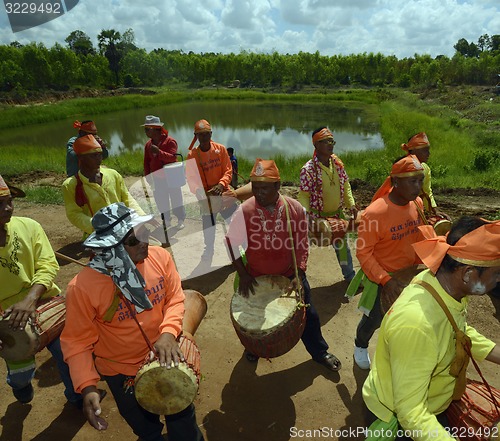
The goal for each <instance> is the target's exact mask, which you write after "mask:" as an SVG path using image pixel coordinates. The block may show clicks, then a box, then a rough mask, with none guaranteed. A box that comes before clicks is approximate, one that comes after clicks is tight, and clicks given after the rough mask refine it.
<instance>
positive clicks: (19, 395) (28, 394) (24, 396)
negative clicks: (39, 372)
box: [12, 383, 35, 404]
mask: <svg viewBox="0 0 500 441" xmlns="http://www.w3.org/2000/svg"><path fill="white" fill-rule="evenodd" d="M12 392H13V393H14V396H15V397H16V400H17V401H19V402H20V403H23V404H27V403H29V402H30V401H31V400H32V399H33V397H34V396H35V391H34V390H33V385H32V384H31V383H30V384H28V385H27V386H25V387H23V388H21V389H12Z"/></svg>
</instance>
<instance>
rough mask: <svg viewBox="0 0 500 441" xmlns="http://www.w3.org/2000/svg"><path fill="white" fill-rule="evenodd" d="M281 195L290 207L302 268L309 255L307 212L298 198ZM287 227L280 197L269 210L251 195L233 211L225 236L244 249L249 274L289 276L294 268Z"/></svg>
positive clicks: (305, 266) (298, 263)
mask: <svg viewBox="0 0 500 441" xmlns="http://www.w3.org/2000/svg"><path fill="white" fill-rule="evenodd" d="M284 198H285V199H286V201H287V202H288V207H289V211H290V222H291V226H292V233H293V242H294V248H295V255H296V259H297V265H298V267H299V268H300V269H302V270H303V271H305V270H306V268H307V258H308V255H309V242H308V238H307V228H308V226H307V219H306V214H305V211H304V208H303V207H302V205H300V203H299V202H297V201H296V200H294V199H291V198H288V197H286V196H285V197H284ZM288 231H289V230H288V226H287V218H286V211H285V205H284V203H283V199H282V197H280V198H279V199H278V201H277V202H276V205H275V208H274V211H273V212H272V213H271V212H270V211H269V210H267V209H266V208H264V207H262V206H261V205H259V204H258V203H257V201H256V200H255V197H251V198H250V199H248V200H246V201H245V202H243V203H242V204H241V205H240V206H239V207H238V210H237V211H236V212H235V213H234V215H233V218H232V219H231V224H230V225H229V230H228V233H227V238H228V239H229V241H230V243H231V246H232V248H233V249H235V248H237V247H238V246H241V247H243V248H244V249H245V250H246V251H245V254H246V258H247V261H248V264H247V271H248V272H249V274H250V275H251V276H253V277H257V276H260V275H263V274H273V275H283V276H287V277H289V276H292V275H293V274H294V272H295V271H294V268H293V255H292V249H291V245H290V235H289V232H288ZM235 257H236V258H237V257H239V255H236V256H235Z"/></svg>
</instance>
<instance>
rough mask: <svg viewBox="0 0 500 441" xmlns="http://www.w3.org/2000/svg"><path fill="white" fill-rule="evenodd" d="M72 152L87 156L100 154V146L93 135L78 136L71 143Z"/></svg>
mask: <svg viewBox="0 0 500 441" xmlns="http://www.w3.org/2000/svg"><path fill="white" fill-rule="evenodd" d="M73 150H74V151H75V153H76V154H77V155H87V154H89V153H99V152H102V147H101V144H99V143H98V142H97V141H96V139H95V138H94V135H90V134H89V135H85V136H80V137H79V138H77V139H75V142H74V143H73Z"/></svg>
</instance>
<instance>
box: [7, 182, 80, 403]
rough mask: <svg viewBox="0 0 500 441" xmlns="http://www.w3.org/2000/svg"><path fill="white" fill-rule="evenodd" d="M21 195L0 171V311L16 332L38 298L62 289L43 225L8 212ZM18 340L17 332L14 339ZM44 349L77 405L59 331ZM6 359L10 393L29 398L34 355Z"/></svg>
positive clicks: (31, 387)
mask: <svg viewBox="0 0 500 441" xmlns="http://www.w3.org/2000/svg"><path fill="white" fill-rule="evenodd" d="M24 196H25V195H24V192H22V191H21V190H19V189H17V188H15V187H12V186H11V187H9V186H8V185H7V184H6V183H5V181H4V179H3V178H2V176H0V263H1V264H0V285H1V286H2V289H1V290H0V313H1V314H0V317H1V320H2V321H4V320H5V321H6V322H7V323H8V325H9V327H10V328H11V330H12V332H19V333H21V332H22V331H23V330H24V329H25V327H26V326H27V324H28V320H29V319H30V318H31V317H33V314H34V312H35V310H36V308H37V307H38V306H39V305H40V303H41V302H42V301H43V300H46V299H50V298H51V297H55V296H58V295H59V293H60V292H61V290H60V289H59V287H58V286H57V285H56V284H55V283H54V279H55V277H56V275H57V272H58V271H59V265H58V263H57V260H56V257H55V255H54V251H53V250H52V246H51V245H50V242H49V240H48V238H47V236H46V234H45V232H44V231H43V228H42V227H41V225H40V224H39V223H38V222H36V221H34V220H33V219H29V218H26V217H18V216H13V215H12V214H13V211H14V206H13V198H15V197H24ZM6 337H8V336H6ZM10 337H12V335H10ZM2 338H3V339H4V342H2ZM2 338H0V354H2V349H3V345H4V344H6V346H7V347H9V346H8V343H9V341H8V339H7V338H5V337H2ZM22 340H23V339H22V338H21V336H20V338H19V340H18V341H22ZM47 349H48V350H49V351H50V352H51V354H52V357H53V358H54V360H55V361H56V363H57V368H58V370H59V373H60V376H61V379H62V380H63V382H64V385H65V391H64V395H65V396H66V398H67V400H68V401H70V402H71V403H73V404H75V405H76V406H81V404H82V398H81V396H80V394H76V393H75V391H74V389H73V384H72V383H71V378H70V374H69V369H68V366H67V364H66V363H64V359H63V354H62V351H61V344H60V341H59V337H58V336H57V337H56V338H55V339H54V340H52V341H51V342H50V343H49V344H48V345H47ZM19 355H20V356H21V355H22V354H21V353H19ZM6 364H7V384H8V385H9V386H10V387H11V388H12V392H13V393H14V396H15V397H16V399H17V400H18V401H19V402H20V403H29V402H30V401H31V400H32V399H33V396H34V390H33V385H32V384H31V382H32V380H33V378H34V376H35V369H36V363H35V356H34V355H29V354H28V353H26V358H25V359H24V360H16V361H13V360H6Z"/></svg>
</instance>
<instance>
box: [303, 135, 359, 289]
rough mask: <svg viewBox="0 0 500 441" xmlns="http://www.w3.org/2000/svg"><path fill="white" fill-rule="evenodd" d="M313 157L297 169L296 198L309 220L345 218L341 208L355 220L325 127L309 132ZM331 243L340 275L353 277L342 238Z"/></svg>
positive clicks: (346, 180) (340, 166) (347, 187)
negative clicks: (298, 183) (298, 182)
mask: <svg viewBox="0 0 500 441" xmlns="http://www.w3.org/2000/svg"><path fill="white" fill-rule="evenodd" d="M312 142H313V145H314V154H313V158H312V159H310V160H309V161H308V162H307V163H306V164H305V165H304V166H303V167H302V169H301V170H300V191H299V196H298V198H297V199H298V201H299V202H300V203H301V204H302V206H303V207H304V208H305V209H306V211H307V213H308V216H309V221H310V222H314V220H315V219H318V218H323V219H328V218H337V219H345V214H344V211H343V208H344V207H345V208H347V209H348V210H350V212H351V216H352V217H353V218H354V219H355V218H356V216H357V213H358V210H357V208H356V203H355V202H354V197H353V196H352V191H351V184H350V183H349V177H348V176H347V173H346V171H345V168H344V164H343V163H342V161H341V160H340V159H339V158H338V157H337V156H336V155H334V154H333V148H334V146H335V144H336V143H335V141H334V139H333V133H332V132H331V131H330V130H329V129H328V128H327V127H320V128H318V129H316V130H315V131H314V132H313V133H312ZM332 246H333V248H334V250H335V254H336V255H337V260H338V261H339V264H340V268H341V270H342V275H343V276H344V279H345V280H347V281H351V280H352V278H353V277H354V274H355V273H354V268H353V266H352V256H351V250H350V249H349V245H348V244H347V239H346V238H345V237H343V238H341V239H339V240H335V241H334V242H333V243H332Z"/></svg>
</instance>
